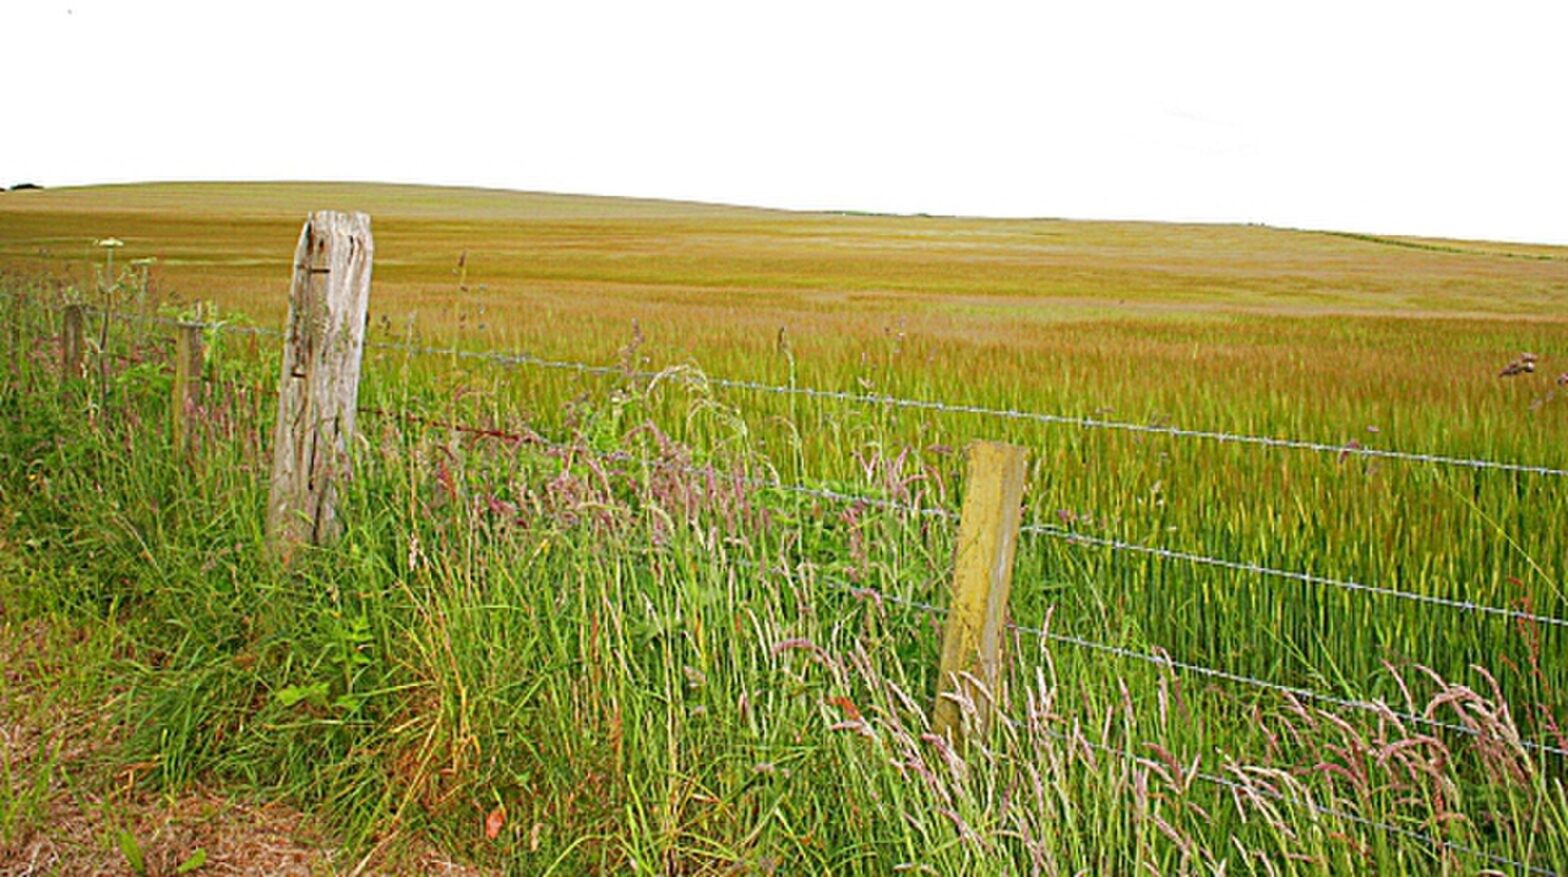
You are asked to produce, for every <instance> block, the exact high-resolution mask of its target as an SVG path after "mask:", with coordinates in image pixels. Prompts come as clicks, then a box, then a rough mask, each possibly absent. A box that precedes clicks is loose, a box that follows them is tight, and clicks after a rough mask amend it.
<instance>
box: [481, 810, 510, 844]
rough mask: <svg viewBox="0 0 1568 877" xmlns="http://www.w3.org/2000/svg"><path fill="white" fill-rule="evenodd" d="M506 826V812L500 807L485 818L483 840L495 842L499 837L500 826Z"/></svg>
mask: <svg viewBox="0 0 1568 877" xmlns="http://www.w3.org/2000/svg"><path fill="white" fill-rule="evenodd" d="M505 824H506V811H505V810H503V809H502V808H500V807H497V808H495V809H494V810H491V811H490V815H489V816H486V817H485V839H486V840H495V839H496V838H498V837H500V836H501V826H503V825H505Z"/></svg>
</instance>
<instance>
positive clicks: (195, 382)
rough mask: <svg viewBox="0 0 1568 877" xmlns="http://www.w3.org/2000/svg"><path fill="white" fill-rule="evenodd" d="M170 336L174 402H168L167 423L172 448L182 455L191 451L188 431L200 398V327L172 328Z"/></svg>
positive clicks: (185, 324)
mask: <svg viewBox="0 0 1568 877" xmlns="http://www.w3.org/2000/svg"><path fill="white" fill-rule="evenodd" d="M175 333H176V334H175V336H174V398H173V400H172V401H171V409H170V414H171V416H172V417H173V420H172V421H171V422H170V423H171V427H172V429H173V433H172V434H173V436H174V447H175V449H176V450H177V451H179V452H181V453H184V452H186V451H189V450H190V449H191V434H192V427H193V426H195V421H196V404H197V401H198V400H199V399H200V396H201V366H202V355H203V354H202V340H201V325H200V324H198V323H181V324H180V325H179V326H177V327H175Z"/></svg>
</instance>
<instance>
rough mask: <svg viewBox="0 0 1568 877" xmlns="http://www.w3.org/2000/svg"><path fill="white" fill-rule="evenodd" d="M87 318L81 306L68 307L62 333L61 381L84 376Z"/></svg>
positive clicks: (66, 307)
mask: <svg viewBox="0 0 1568 877" xmlns="http://www.w3.org/2000/svg"><path fill="white" fill-rule="evenodd" d="M86 325H87V318H86V316H85V315H84V314H83V313H82V306H81V305H66V306H65V320H64V322H63V323H62V325H61V331H60V379H61V380H62V381H74V380H76V379H77V378H79V377H81V376H82V350H83V348H82V336H83V334H84V332H83V330H84V329H85V327H86Z"/></svg>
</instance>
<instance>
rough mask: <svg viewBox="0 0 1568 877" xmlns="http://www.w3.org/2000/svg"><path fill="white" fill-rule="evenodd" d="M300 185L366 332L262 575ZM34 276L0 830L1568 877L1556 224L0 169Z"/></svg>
mask: <svg viewBox="0 0 1568 877" xmlns="http://www.w3.org/2000/svg"><path fill="white" fill-rule="evenodd" d="M312 209H357V210H364V211H366V212H368V213H369V214H371V216H372V221H373V227H374V232H375V242H376V254H375V274H374V285H373V290H372V294H371V303H370V335H369V337H370V346H369V347H368V348H367V350H366V354H365V365H364V369H365V373H364V379H363V383H362V385H361V387H360V405H361V413H360V419H359V434H360V438H359V440H358V442H357V445H356V448H355V467H356V468H355V472H354V477H353V479H352V481H351V482H349V487H348V489H347V492H346V496H345V499H344V511H343V517H344V520H345V522H346V528H345V531H344V533H343V535H342V538H341V539H339V540H338V541H336V542H335V543H333V544H332V545H330V546H326V547H323V548H320V549H317V550H313V551H310V552H307V553H305V554H304V555H302V556H301V557H300V558H297V559H296V560H295V561H294V562H291V563H290V564H289V565H287V566H286V567H285V566H283V565H280V564H279V563H278V562H277V561H276V560H275V559H273V558H271V557H270V556H269V554H268V553H267V552H266V550H265V549H264V542H265V540H264V537H263V533H262V528H263V523H264V519H265V502H266V491H267V474H268V471H269V463H268V460H269V454H270V445H271V440H272V425H273V419H274V417H275V407H276V402H275V399H274V397H273V396H271V395H270V393H271V392H272V389H273V388H274V387H275V386H276V383H277V380H278V370H279V347H280V343H279V341H278V339H277V338H276V337H274V336H272V335H269V334H265V332H263V333H259V334H258V333H256V332H251V331H246V330H248V329H252V328H256V329H262V330H268V329H278V328H281V326H282V323H283V317H284V314H285V312H286V308H287V291H288V283H289V278H290V276H291V270H292V269H291V257H292V254H293V248H294V244H295V241H296V239H297V237H298V235H299V229H300V223H301V222H302V220H303V219H304V216H305V214H306V212H307V211H309V210H312ZM110 237H112V238H115V239H118V240H120V241H122V242H123V244H124V245H123V246H121V247H118V248H113V249H112V250H111V249H110V248H105V247H100V246H97V245H96V242H97V241H100V240H102V239H105V238H110ZM111 258H112V259H113V264H112V266H111V264H110V259H111ZM0 269H3V271H4V279H3V281H0V285H3V289H0V293H3V295H4V300H3V301H0V305H3V307H4V308H5V309H6V311H5V312H6V313H7V314H8V317H7V321H6V322H7V325H8V327H9V329H8V331H6V332H4V333H0V345H3V346H4V347H5V365H4V367H3V368H0V376H3V377H0V411H3V412H4V417H5V428H4V430H3V431H0V460H3V461H4V465H3V467H0V549H3V550H0V613H3V614H0V630H3V634H0V656H4V657H5V658H7V664H8V667H9V668H10V669H8V670H7V672H6V674H5V676H4V677H3V681H0V726H3V728H4V729H5V730H6V736H5V738H4V740H3V741H0V742H3V743H4V745H5V747H6V748H5V753H4V762H3V764H0V767H3V768H4V771H3V772H0V865H6V864H9V863H11V862H21V863H23V864H25V863H26V861H28V856H35V857H36V855H38V853H37V851H38V850H40V849H53V850H55V851H56V853H57V855H56V858H55V860H54V861H56V863H57V864H58V866H59V867H58V868H57V870H60V871H61V872H63V873H92V872H94V871H95V870H102V869H103V868H113V867H122V868H130V869H131V870H133V871H134V870H137V868H136V866H135V861H136V859H137V858H138V857H140V858H143V859H146V860H147V862H144V863H143V866H142V868H141V869H140V870H143V871H145V872H148V873H162V872H164V871H172V870H173V869H174V868H175V867H176V866H178V865H179V864H180V863H182V862H189V861H191V859H190V857H191V856H192V855H194V854H195V850H196V849H197V848H200V849H202V851H203V856H206V857H211V858H212V860H213V862H214V863H221V862H224V861H228V862H230V863H231V864H236V866H238V864H237V863H241V862H242V860H243V858H244V855H243V853H242V851H237V850H236V849H234V848H232V846H233V845H231V847H230V848H225V847H223V846H222V845H221V843H220V842H219V841H217V840H213V839H212V835H213V834H215V833H216V832H213V831H209V833H208V834H202V832H201V831H200V830H197V829H193V828H191V827H190V823H191V819H189V818H186V819H185V821H184V822H180V821H179V820H175V821H174V822H170V818H171V817H168V816H167V814H165V816H164V817H163V818H162V821H159V820H158V819H154V818H153V817H152V816H150V815H149V813H151V812H152V811H155V810H157V809H158V806H159V805H158V802H160V801H161V802H175V803H180V802H187V801H189V800H190V799H191V796H192V795H193V794H197V792H198V791H199V792H200V794H202V795H206V796H210V797H215V798H218V799H221V800H223V801H226V802H241V803H243V805H244V806H248V807H262V806H268V807H270V806H279V807H287V808H290V812H292V813H297V814H299V818H300V819H301V820H303V824H305V825H307V826H309V831H310V832H312V837H314V838H315V839H316V840H315V843H314V852H313V855H315V857H316V858H315V859H314V860H313V861H314V862H315V864H314V865H312V866H311V867H314V868H315V869H316V870H327V871H334V872H336V871H342V872H353V871H355V870H356V869H359V870H361V871H375V872H384V873H392V872H399V871H413V870H428V869H430V868H433V867H435V865H433V864H431V863H432V862H436V861H439V862H441V863H442V864H443V866H445V865H451V866H452V867H459V866H460V867H463V868H469V869H475V870H478V871H483V872H489V871H494V872H499V873H517V874H539V873H558V874H575V873H622V872H627V873H646V874H697V873H703V874H706V873H712V874H732V873H741V874H744V873H759V874H769V873H778V874H796V873H811V874H818V873H823V874H826V873H832V874H840V873H845V874H886V873H894V872H896V873H912V874H918V873H935V874H993V873H994V874H1025V873H1029V874H1078V873H1091V874H1102V873H1103V874H1132V873H1157V874H1165V873H1192V874H1242V873H1246V874H1253V873H1256V874H1345V873H1377V874H1407V873H1408V874H1429V873H1443V874H1475V873H1491V872H1500V873H1509V874H1512V873H1519V874H1524V873H1526V872H1527V870H1528V868H1530V867H1534V868H1536V869H1540V870H1541V871H1545V872H1555V873H1568V792H1565V788H1564V785H1563V780H1564V777H1565V775H1568V752H1565V751H1563V750H1568V731H1565V730H1563V729H1562V723H1564V722H1568V697H1565V694H1564V691H1565V686H1568V661H1565V660H1564V659H1565V657H1568V625H1565V624H1564V623H1563V622H1562V620H1563V619H1568V594H1565V590H1564V589H1565V578H1568V473H1565V472H1564V470H1568V307H1565V306H1568V248H1562V247H1548V246H1531V245H1521V244H1508V243H1491V242H1465V241H1440V240H1429V239H1413V238H1390V237H1377V236H1368V235H1351V234H1336V233H1327V232H1314V231H1300V230H1286V229H1275V228H1266V227H1258V226H1200V225H1162V224H1152V223H1111V222H1075V221H1065V220H1055V219H1038V220H993V219H971V218H953V217H924V216H919V217H895V216H875V215H842V214H827V213H821V214H809V213H789V212H779V211H768V210H759V209H749V208H739V207H722V206H712V205H695V204H681V203H671V202H658V201H637V200H628V199H611V198H587V197H571V196H559V195H544V194H528V193H513V192H501V191H485V190H450V189H432V188H421V187H405V186H377V185H350V184H341V185H327V184H157V185H145V186H109V187H94V188H82V189H62V190H43V191H27V192H10V193H0ZM67 303H80V304H84V305H87V306H88V307H89V311H88V313H89V317H88V333H87V334H88V339H89V351H88V363H87V367H86V368H85V369H84V372H83V374H82V375H78V376H71V377H69V378H68V379H66V380H65V381H64V382H63V384H62V377H61V375H60V367H59V357H60V354H59V336H60V332H61V317H60V309H61V307H62V306H63V305H65V304H67ZM193 316H199V317H200V319H202V320H205V321H207V322H209V323H210V324H212V325H211V326H210V327H209V329H208V330H207V332H206V338H207V342H208V351H207V360H206V365H205V378H206V384H205V389H204V391H203V393H204V395H203V397H202V402H201V406H200V415H201V416H200V420H199V422H200V428H199V430H198V434H197V439H196V443H195V447H194V449H193V450H192V451H191V452H190V453H189V454H188V455H187V454H181V453H178V452H177V450H176V449H175V448H174V447H172V446H171V443H170V437H169V424H170V419H171V411H170V403H169V388H170V380H171V374H172V368H171V366H170V365H169V358H170V341H169V339H170V338H171V337H172V334H171V331H172V330H171V329H170V327H169V326H168V325H166V324H165V323H162V322H159V319H161V318H173V317H193ZM235 330H240V331H235ZM494 353H499V354H527V357H528V358H517V359H514V360H503V359H502V358H498V357H491V356H488V355H489V354H494ZM541 359H543V360H547V361H553V362H556V363H557V365H559V364H560V363H563V362H565V363H582V364H586V365H590V366H608V367H610V368H608V369H605V370H600V371H593V370H582V369H575V368H570V367H551V366H550V365H549V364H548V363H545V364H541V363H540V361H539V360H541ZM1510 364H1513V365H1515V368H1514V369H1512V370H1513V371H1516V372H1518V373H1517V374H1513V375H1510V376H1506V377H1505V376H1502V375H1501V374H1500V373H1501V372H1502V371H1504V370H1505V368H1506V367H1508V366H1510ZM1525 365H1528V368H1526V367H1525ZM740 383H747V384H749V385H748V386H738V385H737V384H740ZM802 388H813V389H816V390H821V391H829V394H826V395H824V394H817V395H810V394H805V393H802V392H800V390H801V389H802ZM848 396H856V397H873V396H874V397H894V398H896V399H900V400H910V401H912V402H916V403H920V404H914V405H897V404H884V403H881V402H876V401H867V400H866V399H865V398H859V399H851V398H847V397H848ZM925 403H935V404H929V405H928V404H925ZM953 409H958V410H953ZM979 409H984V410H979ZM999 412H1001V413H999ZM1008 412H1012V413H1013V414H1009V413H1008ZM1017 413H1035V414H1047V415H1060V416H1062V418H1064V419H1067V420H1068V421H1069V422H1063V421H1053V420H1050V419H1049V418H1045V419H1042V418H1031V417H1027V416H1018V414H1017ZM1083 419H1088V420H1089V421H1091V422H1089V423H1085V422H1084V420H1083ZM1106 424H1121V425H1124V426H1126V427H1132V428H1104V427H1105V425H1106ZM454 427H462V428H454ZM1145 427H1178V428H1181V429H1185V430H1190V431H1194V432H1201V433H1205V434H1207V435H1201V436H1200V435H1183V434H1176V433H1172V432H1169V431H1167V432H1161V431H1158V430H1149V429H1145ZM1214 433H1223V434H1228V435H1235V436H1248V437H1271V438H1279V439H1292V440H1298V441H1299V442H1302V443H1310V444H1311V445H1313V447H1279V446H1272V445H1264V444H1258V443H1256V442H1247V441H1228V440H1224V439H1222V438H1216V437H1215V436H1214V435H1212V434H1214ZM974 439H992V440H1001V441H1008V442H1012V443H1015V444H1018V445H1021V446H1023V447H1024V448H1026V449H1027V451H1028V455H1029V478H1028V485H1027V488H1026V494H1025V515H1024V518H1025V522H1026V524H1027V525H1029V526H1028V528H1027V532H1025V533H1024V534H1023V535H1022V537H1021V539H1020V543H1019V548H1018V557H1017V564H1016V570H1015V575H1014V585H1013V593H1012V600H1011V610H1012V617H1013V619H1014V621H1015V622H1016V623H1017V625H1018V628H1017V629H1015V630H1014V631H1013V632H1012V633H1011V634H1010V635H1009V638H1008V644H1007V653H1008V654H1007V661H1006V666H1007V674H1006V678H1005V680H1004V682H1003V684H1002V685H1001V686H1000V690H999V691H997V692H996V693H995V696H996V700H997V701H998V703H999V708H1000V713H1001V716H1002V719H1001V720H1000V721H997V722H993V723H992V724H991V727H990V728H989V730H988V732H987V734H986V735H985V736H984V737H983V738H979V739H971V740H970V741H969V744H968V746H967V747H966V748H964V749H963V750H961V751H954V750H952V749H950V748H949V747H948V746H947V744H946V743H945V742H944V741H943V740H942V739H941V738H937V737H933V736H931V735H930V734H929V733H928V732H929V728H928V727H927V725H926V716H927V715H928V713H929V709H930V706H931V702H932V700H933V698H934V696H935V691H936V682H937V680H936V676H937V670H936V662H937V655H938V652H939V649H940V636H941V627H940V618H939V615H940V612H941V611H942V609H943V608H944V607H945V606H946V605H947V600H948V597H947V587H948V585H949V582H950V581H951V578H952V564H953V554H954V541H955V532H954V530H955V528H954V526H953V524H952V522H951V521H949V520H947V519H945V518H941V517H938V516H936V515H930V514H926V515H922V514H917V513H915V512H913V511H911V509H913V508H917V507H918V508H925V509H928V510H939V509H947V510H956V509H957V508H958V507H959V503H960V499H961V497H962V496H963V491H964V466H963V459H964V458H963V453H962V450H963V448H964V446H965V444H966V443H967V442H969V441H971V440H974ZM1366 449H1392V450H1397V451H1400V452H1406V453H1409V454H1414V455H1434V456H1439V457H1445V458H1456V459H1459V460H1466V461H1481V462H1482V463H1483V464H1485V463H1500V464H1522V465H1524V466H1526V467H1533V468H1534V469H1537V470H1542V471H1518V470H1514V469H1509V468H1498V467H1493V466H1488V465H1467V464H1456V463H1454V462H1452V461H1449V462H1444V461H1441V460H1417V459H1408V458H1399V457H1383V456H1372V455H1367V454H1364V453H1360V451H1363V450H1366ZM795 488H805V489H806V491H807V492H806V493H802V492H801V491H799V490H797V489H795ZM1145 549H1149V550H1145ZM1195 558H1196V559H1195ZM1214 561H1220V562H1221V563H1218V564H1217V563H1215V562H1214ZM1227 564H1229V565H1227ZM1252 567H1259V568H1263V569H1262V570H1261V571H1260V570H1258V569H1251V568H1252ZM1280 573H1283V575H1281V574H1280ZM1042 634H1043V635H1042ZM1162 661H1166V662H1168V663H1161V662H1162ZM1271 686H1274V687H1271ZM1278 686H1288V687H1290V688H1292V689H1294V690H1296V691H1297V693H1296V694H1294V695H1291V694H1286V693H1284V692H1282V691H1281V690H1280V689H1279V688H1278ZM232 806H240V804H239V803H234V804H233V805H232ZM166 809H172V805H170V807H169V808H166ZM181 812H183V811H181ZM182 818H183V817H182ZM197 821H198V822H199V820H197ZM202 824H205V823H202ZM61 825H65V826H67V828H61V827H60V826H61ZM170 825H175V826H176V827H175V828H169V827H168V826H170ZM73 826H74V827H73ZM83 826H85V827H83ZM149 826H163V828H156V827H149ZM179 826H184V828H183V829H180V828H179ZM199 827H200V826H198V828H199ZM176 829H179V830H176ZM193 838H196V839H193ZM203 838H205V840H202V842H201V844H198V843H197V840H201V839H203ZM225 856H228V857H229V858H227V859H225V858H224V857H225ZM72 861H76V862H81V863H88V864H84V865H82V866H81V867H80V868H77V869H75V870H73V868H72V867H71V862H72ZM106 862H110V863H113V864H112V865H105V864H103V863H106ZM458 863H460V865H459V864H458ZM257 867H260V866H257ZM277 867H280V866H277V865H275V864H274V865H269V866H267V868H266V869H276V868H277ZM160 869H163V870H162V871H160ZM264 870H265V869H264Z"/></svg>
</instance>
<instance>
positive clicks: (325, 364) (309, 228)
mask: <svg viewBox="0 0 1568 877" xmlns="http://www.w3.org/2000/svg"><path fill="white" fill-rule="evenodd" d="M373 255H374V244H373V242H372V240H371V236H370V217H369V216H366V215H365V214H363V213H339V212H337V211H317V212H315V213H312V214H311V215H310V217H309V218H308V219H307V220H306V221H305V228H304V229H303V230H302V231H301V232H300V236H299V246H298V248H297V249H296V250H295V252H294V282H293V286H292V287H291V288H290V290H289V318H288V328H287V333H286V335H285V338H284V342H283V376H282V378H281V379H280V381H279V382H278V424H277V430H276V433H275V437H274V441H273V454H274V457H273V463H272V490H271V496H270V497H269V499H268V503H267V533H268V539H269V541H270V543H271V545H272V547H273V550H274V551H275V552H277V554H278V556H279V557H281V558H283V559H284V561H285V562H286V561H287V560H288V559H289V557H290V556H291V555H292V554H293V550H294V548H295V546H297V545H299V544H300V543H310V544H315V545H319V544H322V543H323V542H325V541H327V540H329V539H331V538H332V537H333V536H335V535H336V534H337V531H338V529H339V527H338V522H337V516H336V502H337V486H338V482H340V481H342V480H343V479H344V478H347V477H348V475H349V455H350V451H351V450H352V444H353V438H354V411H355V404H356V401H357V399H358V396H359V365H360V355H361V353H363V351H364V343H365V313H366V309H367V308H368V307H369V304H370V268H371V261H372V256H373Z"/></svg>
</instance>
